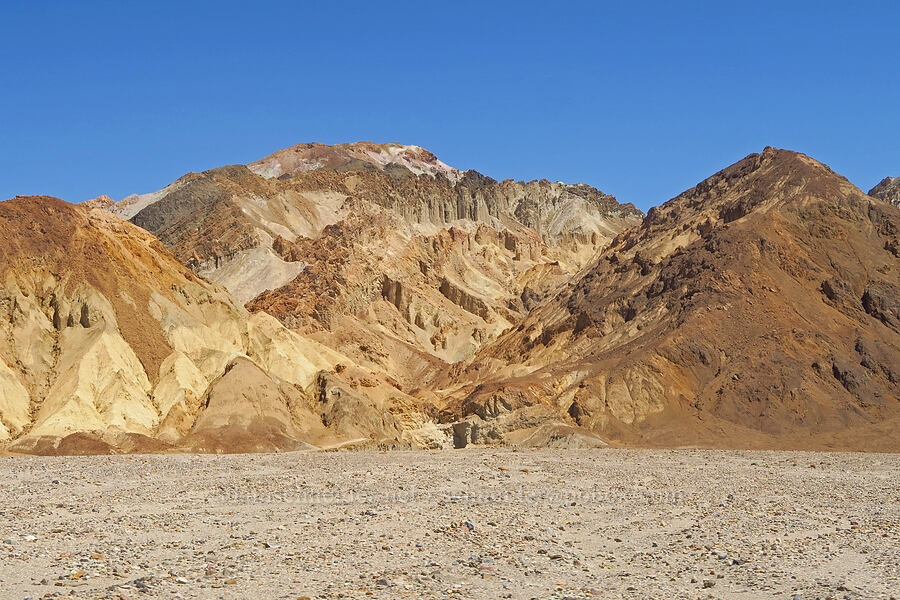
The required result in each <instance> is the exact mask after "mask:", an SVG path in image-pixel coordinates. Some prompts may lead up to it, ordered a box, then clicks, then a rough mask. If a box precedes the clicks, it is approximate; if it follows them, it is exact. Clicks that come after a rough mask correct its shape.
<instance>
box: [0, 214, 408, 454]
mask: <svg viewBox="0 0 900 600" xmlns="http://www.w3.org/2000/svg"><path fill="white" fill-rule="evenodd" d="M0 231H2V232H3V236H2V239H0V340H2V343H0V443H3V442H5V443H6V444H7V445H8V449H9V450H10V451H13V452H32V453H42V454H52V453H62V454H70V453H103V452H111V451H160V450H165V449H167V448H168V449H171V448H176V449H177V448H182V449H188V450H196V451H205V452H221V451H236V450H241V451H243V450H274V449H294V448H298V447H307V445H308V444H314V445H325V446H331V445H335V444H339V443H343V442H347V441H356V437H355V436H351V433H355V432H350V433H348V432H346V431H343V430H342V429H341V428H340V427H327V426H326V422H325V421H326V420H327V419H328V415H330V414H332V413H334V411H336V410H341V408H342V407H345V406H346V405H347V403H348V402H353V403H354V404H353V405H354V406H356V404H357V403H358V400H357V399H349V398H348V399H344V398H342V397H340V394H338V397H337V398H324V397H323V393H324V392H323V390H322V388H323V386H322V385H321V383H320V379H321V378H320V373H322V372H329V371H330V370H332V369H334V368H336V365H339V364H342V363H343V364H347V363H348V362H349V361H348V360H347V359H346V357H343V356H341V355H339V354H337V353H335V352H333V351H331V350H329V349H327V348H325V347H323V346H321V345H320V344H318V343H316V342H315V341H313V340H310V339H307V338H303V337H301V336H299V335H297V334H296V333H293V332H291V331H289V330H287V329H286V328H285V327H284V326H282V325H281V324H280V323H279V322H278V321H277V320H276V319H274V318H273V317H271V316H269V315H267V314H265V313H259V314H255V315H251V314H250V313H248V312H247V311H246V310H245V309H244V308H243V307H241V306H240V305H239V304H237V303H235V301H234V300H233V299H232V297H231V296H230V295H229V294H228V293H227V291H225V290H224V289H222V288H221V287H218V286H215V285H211V284H210V283H209V282H207V281H205V280H203V279H201V278H199V277H198V276H197V275H195V274H194V273H193V272H192V271H190V270H189V269H187V268H186V267H184V266H183V265H181V264H180V263H179V262H178V261H177V260H176V259H175V258H174V257H173V256H172V255H171V254H170V253H169V252H168V251H167V250H165V249H164V248H163V246H162V244H161V243H160V242H159V241H158V240H157V239H156V238H155V237H153V236H152V235H150V234H148V233H147V232H146V231H144V230H143V229H140V228H138V227H136V226H134V225H132V224H130V223H127V222H125V221H122V220H120V219H118V218H116V217H114V216H112V215H110V214H108V213H107V212H104V211H103V210H100V209H88V208H84V207H81V206H75V205H71V204H67V203H65V202H63V201H61V200H57V199H55V198H47V197H22V198H16V199H14V200H9V201H6V202H0ZM342 370H344V369H343V368H342ZM357 377H358V375H357V373H356V371H355V370H354V369H352V368H347V369H345V376H344V378H338V379H336V380H335V381H334V382H333V383H332V385H331V386H330V387H328V388H327V389H339V388H340V387H341V386H347V387H350V388H352V387H353V386H354V385H357V384H356V383H355V381H356V379H355V378H357ZM369 386H370V387H371V388H372V389H373V390H375V392H374V393H373V394H372V398H373V399H369V400H367V401H366V402H367V404H366V408H368V410H370V411H381V410H382V408H383V406H384V405H386V404H390V403H391V402H400V401H401V400H403V398H405V396H402V394H401V393H400V392H396V394H393V395H388V393H387V392H388V391H390V390H393V388H391V387H390V386H389V385H387V384H384V383H383V382H379V381H372V382H371V383H369ZM395 396H396V397H399V398H400V399H396V398H395ZM376 401H377V402H378V403H377V404H376ZM404 401H406V402H407V403H408V406H407V413H408V414H409V415H413V416H414V415H416V414H417V413H416V410H417V406H414V405H413V403H412V401H411V400H409V399H406V400H404ZM385 412H389V411H385ZM410 420H414V418H412V417H411V418H410ZM419 420H420V421H422V422H424V417H422V418H420V419H419ZM396 429H397V427H393V428H391V427H385V428H384V429H383V430H380V431H378V430H376V431H369V432H368V434H369V437H368V439H370V440H374V441H376V442H377V441H379V440H386V441H387V442H389V443H396V442H403V441H405V442H407V443H423V442H422V439H421V437H419V438H417V437H415V435H416V434H415V433H414V432H413V430H414V429H415V427H414V426H412V425H408V426H407V427H405V428H403V431H404V432H405V433H404V434H403V435H405V436H406V437H405V438H402V439H401V437H402V436H401V435H396V436H394V437H386V435H387V434H386V433H385V431H387V432H388V433H390V434H393V432H394V431H395V430H396ZM410 432H413V433H410Z"/></svg>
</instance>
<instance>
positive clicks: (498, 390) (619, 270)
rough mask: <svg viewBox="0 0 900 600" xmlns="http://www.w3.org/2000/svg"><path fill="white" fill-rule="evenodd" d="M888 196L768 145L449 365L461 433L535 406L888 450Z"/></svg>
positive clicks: (898, 280)
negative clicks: (877, 195)
mask: <svg viewBox="0 0 900 600" xmlns="http://www.w3.org/2000/svg"><path fill="white" fill-rule="evenodd" d="M898 228H900V210H897V209H896V208H895V207H893V206H890V205H888V204H886V203H882V202H880V201H877V200H874V199H872V198H871V197H869V196H867V195H866V194H864V193H863V192H862V191H860V190H858V189H857V188H855V187H854V186H853V185H852V184H850V183H849V182H848V181H847V180H846V179H844V178H843V177H841V176H839V175H837V174H836V173H834V172H832V171H831V169H829V168H828V167H827V166H825V165H823V164H821V163H819V162H816V161H815V160H813V159H811V158H809V157H808V156H805V155H803V154H798V153H795V152H790V151H786V150H776V149H773V148H766V149H765V150H764V151H763V152H762V153H761V154H752V155H750V156H748V157H747V158H745V159H743V160H741V161H739V162H737V163H736V164H734V165H732V166H730V167H728V168H727V169H725V170H723V171H721V172H719V173H717V174H716V175H714V176H713V177H711V178H709V179H707V180H705V181H704V182H702V183H700V184H699V185H697V186H696V187H694V188H692V189H690V190H688V191H686V192H684V193H683V194H681V195H680V196H678V197H677V198H674V199H672V200H670V201H669V202H667V203H665V204H663V205H662V206H660V207H657V208H654V209H651V210H650V212H649V213H648V214H647V217H646V219H645V220H644V221H643V223H642V224H641V225H640V226H638V227H633V228H631V229H628V230H626V231H624V232H623V233H621V234H619V235H618V236H617V237H616V239H615V240H614V241H613V242H612V244H611V245H610V246H609V247H608V248H607V249H606V250H605V251H604V252H603V253H602V254H601V256H600V257H599V258H598V260H597V261H596V262H595V263H594V264H593V265H592V266H591V267H590V268H589V269H587V270H586V271H585V272H584V273H583V274H582V275H581V276H579V277H577V278H576V279H575V280H574V281H573V282H572V283H571V284H569V285H567V286H566V287H565V288H564V289H562V290H561V291H559V292H558V293H557V294H555V296H554V297H553V298H552V299H551V300H549V301H548V302H546V303H544V304H542V305H541V306H539V307H537V308H536V309H535V310H534V311H532V312H531V313H530V314H529V315H528V316H527V317H526V318H525V319H524V320H523V321H522V322H521V323H520V324H518V325H517V326H516V327H515V328H513V329H512V330H511V331H509V332H507V333H506V334H504V335H502V336H501V337H499V338H498V339H497V340H495V341H493V342H492V343H490V344H488V345H486V346H485V347H484V348H482V349H481V350H479V352H478V353H477V354H476V355H475V356H474V358H473V359H471V360H469V361H467V362H465V363H460V364H458V365H454V366H453V367H451V368H450V369H448V371H447V373H445V375H444V379H443V380H440V379H439V380H437V381H436V384H435V385H437V386H439V387H441V388H442V389H445V391H446V393H447V407H446V408H445V409H444V413H443V415H442V418H443V419H444V420H448V421H456V422H458V423H461V424H465V427H463V426H462V425H457V426H456V427H457V429H458V430H460V431H464V432H465V435H464V438H465V439H463V440H458V442H459V441H461V442H462V443H466V442H471V441H476V442H484V441H500V440H503V439H509V436H510V435H511V434H510V432H511V431H514V430H517V429H520V428H521V427H522V425H523V423H532V424H535V423H538V422H540V420H541V419H543V418H545V417H541V416H540V415H545V414H546V413H547V412H548V411H549V412H551V413H555V414H557V415H559V417H560V418H561V419H563V420H565V421H567V422H569V423H571V424H574V425H578V426H580V427H583V428H585V429H587V430H589V431H592V432H595V433H597V434H599V435H600V436H602V437H604V438H605V439H608V440H612V441H614V442H619V443H624V444H640V445H664V446H673V445H674V446H680V445H693V444H702V445H714V446H725V447H762V448H846V449H884V450H893V451H896V450H898V449H900V260H898V258H900V241H898V231H900V229H898Z"/></svg>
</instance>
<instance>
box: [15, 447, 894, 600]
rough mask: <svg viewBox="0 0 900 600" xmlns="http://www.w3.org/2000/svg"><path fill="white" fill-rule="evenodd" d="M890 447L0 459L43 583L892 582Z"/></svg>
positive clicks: (772, 585) (220, 588)
mask: <svg viewBox="0 0 900 600" xmlns="http://www.w3.org/2000/svg"><path fill="white" fill-rule="evenodd" d="M898 494H900V457H898V455H896V454H861V453H851V454H841V453H807V452H744V451H710V450H690V449H684V450H668V451H667V450H579V451H559V450H522V451H512V450H508V449H496V450H491V449H488V450H475V449H465V450H457V451H447V452H428V451H413V452H382V453H379V452H371V451H366V452H326V453H322V452H295V453H282V454H263V455H230V456H208V455H206V456H204V455H156V456H152V455H151V456H146V455H144V456H141V455H134V456H112V457H16V458H3V459H0V502H2V506H0V515H2V519H0V589H2V590H3V592H2V594H0V595H2V597H3V598H4V599H24V598H28V597H30V598H35V599H37V598H41V597H45V595H46V594H56V595H58V596H65V597H67V598H116V599H122V598H169V599H172V598H183V599H185V600H187V599H188V598H211V599H218V598H226V599H239V598H262V597H266V598H273V599H275V598H278V599H281V598H285V599H288V598H290V599H297V598H304V597H308V598H311V599H312V598H316V599H318V598H386V599H400V598H411V599H415V598H473V599H479V600H480V599H486V598H520V599H529V598H539V599H541V600H544V599H551V598H556V599H561V598H573V599H574V598H635V599H637V598H660V599H663V598H665V599H671V598H729V599H755V598H760V599H762V598H786V599H797V598H803V599H807V600H810V599H813V598H823V599H824V598H835V599H837V598H851V599H856V598H860V599H862V598H867V599H868V598H885V599H887V598H889V597H893V596H896V595H897V592H898V590H900V497H898Z"/></svg>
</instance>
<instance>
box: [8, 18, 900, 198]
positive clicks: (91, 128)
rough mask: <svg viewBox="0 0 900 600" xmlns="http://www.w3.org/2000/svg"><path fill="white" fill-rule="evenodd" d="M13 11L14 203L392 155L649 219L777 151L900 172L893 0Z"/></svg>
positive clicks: (862, 180)
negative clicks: (290, 154) (360, 149)
mask: <svg viewBox="0 0 900 600" xmlns="http://www.w3.org/2000/svg"><path fill="white" fill-rule="evenodd" d="M131 4H137V3H123V2H118V1H116V2H108V3H107V2H41V1H37V0H36V1H33V2H12V1H9V0H0V50H2V57H0V82H2V87H0V119H2V121H0V198H9V197H12V196H14V195H16V194H38V193H40V194H50V195H55V196H59V197H61V198H63V199H65V200H69V201H71V202H78V201H82V200H85V199H88V198H91V197H94V196H97V195H99V194H109V195H110V196H112V197H113V198H116V199H120V198H122V197H123V196H125V195H127V194H130V193H133V192H138V193H143V192H149V191H153V190H156V189H159V188H161V187H163V186H164V185H166V184H167V183H169V182H171V181H172V180H174V179H176V178H178V177H179V176H181V175H182V174H184V173H186V172H188V171H200V170H203V169H208V168H212V167H216V166H220V165H224V164H232V163H246V162H250V161H252V160H255V159H257V158H260V157H262V156H265V155H267V154H269V153H271V152H273V151H275V150H277V149H280V148H282V147H285V146H290V145H292V144H295V143H299V142H306V141H321V142H326V143H339V142H344V141H355V140H372V141H399V142H404V143H412V144H419V145H422V146H425V147H427V148H429V149H430V150H432V151H433V152H434V153H435V154H437V155H438V156H439V157H440V158H441V159H443V160H444V161H445V162H447V163H449V164H451V165H454V166H456V167H460V168H474V169H478V170H480V171H482V172H483V173H486V174H488V175H491V176H492V177H495V178H497V179H503V178H507V177H511V178H516V179H535V178H547V179H553V180H557V179H558V180H563V181H568V182H585V183H589V184H591V185H595V186H597V187H599V188H600V189H602V190H604V191H606V192H608V193H612V194H615V195H616V196H618V197H619V199H620V200H622V201H626V202H627V201H632V202H635V203H636V204H637V205H638V206H639V207H640V208H642V209H647V208H648V207H650V206H653V205H655V204H659V203H661V202H664V201H665V200H667V199H669V198H670V197H672V196H674V195H676V194H678V193H680V192H681V191H683V190H684V189H686V188H689V187H691V186H692V185H694V184H695V183H697V182H698V181H700V180H702V179H703V178H705V177H707V176H708V175H710V174H712V173H713V172H715V171H717V170H718V169H720V168H722V167H724V166H726V165H727V164H730V163H732V162H734V161H735V160H738V159H740V158H742V157H743V156H745V155H746V154H749V153H750V152H756V151H759V150H761V149H762V148H763V147H764V146H766V145H773V146H778V147H785V148H791V149H795V150H800V151H803V152H806V153H807V154H810V155H812V156H813V157H815V158H818V159H819V160H822V161H824V162H826V163H828V164H829V165H830V166H831V167H832V168H834V169H835V170H836V171H838V172H839V173H842V174H844V175H846V176H847V177H848V178H850V180H851V181H853V182H854V183H856V184H857V185H858V186H860V187H862V188H863V189H864V190H867V189H869V188H870V187H871V186H872V185H874V184H875V183H877V182H878V181H879V180H880V179H881V178H883V177H884V176H887V175H900V37H898V36H900V29H898V27H900V2H896V1H885V2H864V1H860V2H852V3H850V2H832V1H828V0H823V1H819V2H791V1H789V2H785V1H783V0H782V1H779V2H769V1H759V0H756V1H754V2H718V1H717V2H700V3H691V2H671V1H666V2H662V1H661V2H615V3H613V2H608V3H607V2H599V1H597V2H560V3H554V2H546V1H542V2H525V1H520V2H455V1H453V2H409V3H406V2H371V1H370V2H333V1H332V2H314V1H308V2H278V1H270V2H259V3H249V2H241V3H237V2H227V1H218V2H177V3H176V2H162V1H157V2H145V3H141V4H142V6H131Z"/></svg>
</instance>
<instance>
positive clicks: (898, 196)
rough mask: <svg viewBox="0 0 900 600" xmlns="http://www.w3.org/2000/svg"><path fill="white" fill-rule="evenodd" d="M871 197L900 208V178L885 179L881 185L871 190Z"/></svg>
mask: <svg viewBox="0 0 900 600" xmlns="http://www.w3.org/2000/svg"><path fill="white" fill-rule="evenodd" d="M869 195H870V196H874V197H875V198H881V199H882V200H884V201H886V202H890V203H891V204H893V205H894V206H900V177H885V178H884V179H882V180H881V183H879V184H878V185H876V186H875V187H873V188H872V189H871V190H869Z"/></svg>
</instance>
